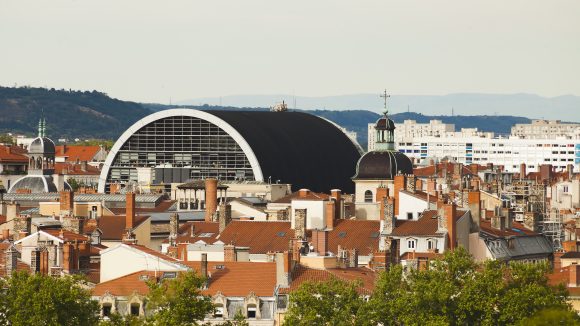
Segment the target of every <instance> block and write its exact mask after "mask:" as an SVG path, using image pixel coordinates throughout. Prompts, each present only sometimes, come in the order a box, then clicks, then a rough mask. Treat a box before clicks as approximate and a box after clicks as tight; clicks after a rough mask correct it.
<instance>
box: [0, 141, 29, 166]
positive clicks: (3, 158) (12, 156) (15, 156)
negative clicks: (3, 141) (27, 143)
mask: <svg viewBox="0 0 580 326" xmlns="http://www.w3.org/2000/svg"><path fill="white" fill-rule="evenodd" d="M25 153H26V151H25V150H24V149H22V148H20V147H19V146H5V145H0V162H15V163H28V157H27V156H26V155H24V154H25Z"/></svg>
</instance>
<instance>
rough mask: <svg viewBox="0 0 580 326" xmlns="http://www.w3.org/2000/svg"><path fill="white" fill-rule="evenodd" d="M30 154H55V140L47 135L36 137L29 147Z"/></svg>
mask: <svg viewBox="0 0 580 326" xmlns="http://www.w3.org/2000/svg"><path fill="white" fill-rule="evenodd" d="M28 153H29V154H55V153H56V151H55V147H54V142H53V141H52V140H50V138H46V137H36V138H35V139H34V140H33V141H32V143H30V147H29V148H28Z"/></svg>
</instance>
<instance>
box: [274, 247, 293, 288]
mask: <svg viewBox="0 0 580 326" xmlns="http://www.w3.org/2000/svg"><path fill="white" fill-rule="evenodd" d="M275 260H276V285H277V286H279V287H283V288H287V287H289V286H290V276H291V271H292V264H293V261H292V254H291V253H290V252H288V251H285V252H277V253H276V254H275Z"/></svg>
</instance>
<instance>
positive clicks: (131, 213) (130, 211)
mask: <svg viewBox="0 0 580 326" xmlns="http://www.w3.org/2000/svg"><path fill="white" fill-rule="evenodd" d="M125 198H126V202H127V203H126V205H125V206H126V209H125V229H129V230H131V229H133V228H134V227H135V193H134V192H128V193H127V195H126V196H125Z"/></svg>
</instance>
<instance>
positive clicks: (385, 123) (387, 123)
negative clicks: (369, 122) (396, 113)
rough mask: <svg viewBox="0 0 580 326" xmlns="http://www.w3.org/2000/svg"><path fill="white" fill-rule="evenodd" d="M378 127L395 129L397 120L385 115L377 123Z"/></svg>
mask: <svg viewBox="0 0 580 326" xmlns="http://www.w3.org/2000/svg"><path fill="white" fill-rule="evenodd" d="M375 128H376V129H384V130H395V122H394V121H393V120H391V119H389V118H388V117H387V116H383V117H381V118H379V119H378V120H377V122H376V123H375Z"/></svg>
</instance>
